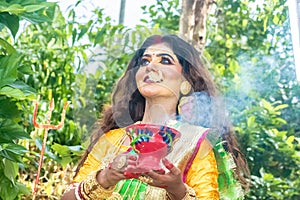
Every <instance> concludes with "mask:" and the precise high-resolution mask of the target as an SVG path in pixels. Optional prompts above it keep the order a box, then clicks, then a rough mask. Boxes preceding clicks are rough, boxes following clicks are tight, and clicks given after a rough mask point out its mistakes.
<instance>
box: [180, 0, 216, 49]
mask: <svg viewBox="0 0 300 200" xmlns="http://www.w3.org/2000/svg"><path fill="white" fill-rule="evenodd" d="M214 2H215V1H214V0H182V8H181V15H180V22H179V35H180V36H181V37H182V38H184V39H185V40H187V41H188V42H189V43H191V44H192V45H193V46H194V47H195V48H196V49H197V50H198V51H200V52H202V50H203V49H204V45H205V42H206V20H207V16H208V12H209V9H210V7H211V5H212V4H213V3H214Z"/></svg>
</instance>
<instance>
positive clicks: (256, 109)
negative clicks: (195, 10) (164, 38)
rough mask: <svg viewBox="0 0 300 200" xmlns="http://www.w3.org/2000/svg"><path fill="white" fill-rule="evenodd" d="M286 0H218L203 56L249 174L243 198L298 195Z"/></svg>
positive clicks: (294, 85)
mask: <svg viewBox="0 0 300 200" xmlns="http://www.w3.org/2000/svg"><path fill="white" fill-rule="evenodd" d="M287 10H288V8H287V6H286V4H285V1H264V3H263V4H256V3H254V2H253V1H234V2H232V1H219V2H218V5H217V8H216V10H215V13H214V15H212V16H211V18H210V21H209V22H210V23H209V26H208V27H209V30H208V35H209V37H208V38H209V40H208V43H207V47H206V55H207V56H208V57H209V61H210V63H211V68H210V69H211V71H212V72H213V73H214V74H215V80H216V81H217V82H218V83H219V85H222V86H223V88H222V90H223V91H224V93H225V95H226V100H227V105H228V108H229V110H230V113H231V114H232V120H233V122H234V125H235V127H236V130H237V134H238V139H239V141H240V144H241V147H242V150H243V152H244V154H245V155H246V157H247V159H248V163H249V167H250V171H251V174H252V186H251V190H250V192H249V194H248V195H247V199H298V198H299V196H300V192H299V190H298V189H297V188H299V184H300V181H299V179H298V178H296V177H298V175H299V166H300V165H299V161H300V160H299V136H300V135H299V125H300V124H299V122H298V121H299V120H298V119H297V116H299V109H298V108H299V99H298V98H297V95H296V92H299V83H298V82H297V81H296V78H295V69H294V64H293V57H292V56H291V55H293V53H292V44H291V37H290V27H289V21H288V13H287Z"/></svg>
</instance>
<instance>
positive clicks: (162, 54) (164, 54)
mask: <svg viewBox="0 0 300 200" xmlns="http://www.w3.org/2000/svg"><path fill="white" fill-rule="evenodd" d="M143 56H145V57H151V55H150V54H144V55H143ZM156 56H159V57H162V56H167V57H170V58H171V59H172V60H173V61H174V62H175V59H174V58H173V57H172V56H171V55H170V54H167V53H159V54H157V55H156Z"/></svg>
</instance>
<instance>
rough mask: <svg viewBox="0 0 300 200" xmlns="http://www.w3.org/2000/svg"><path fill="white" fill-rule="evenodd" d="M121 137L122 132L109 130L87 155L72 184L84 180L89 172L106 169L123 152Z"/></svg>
mask: <svg viewBox="0 0 300 200" xmlns="http://www.w3.org/2000/svg"><path fill="white" fill-rule="evenodd" d="M123 135H124V132H123V131H122V130H121V129H115V130H111V131H110V132H108V133H106V134H105V135H102V136H101V137H100V139H99V140H98V142H97V143H96V144H95V146H94V147H93V149H92V151H91V152H90V153H89V154H88V157H87V159H86V160H85V162H84V164H83V166H82V167H81V168H80V169H79V172H78V174H77V175H76V176H75V178H74V180H73V182H81V181H83V180H85V179H86V178H87V176H88V175H89V174H90V173H91V172H93V171H97V170H99V169H101V168H104V167H106V165H108V163H109V162H111V161H112V159H113V158H114V157H115V156H116V154H118V152H119V151H121V152H124V151H125V150H124V146H123V145H122V144H121V143H120V139H121V137H122V136H123ZM127 148H128V147H127Z"/></svg>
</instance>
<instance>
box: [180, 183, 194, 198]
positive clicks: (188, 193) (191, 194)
mask: <svg viewBox="0 0 300 200" xmlns="http://www.w3.org/2000/svg"><path fill="white" fill-rule="evenodd" d="M184 186H185V188H186V192H185V196H184V197H183V198H182V200H195V199H197V196H196V192H195V190H194V189H193V188H192V187H190V186H188V185H187V184H186V183H185V184H184Z"/></svg>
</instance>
